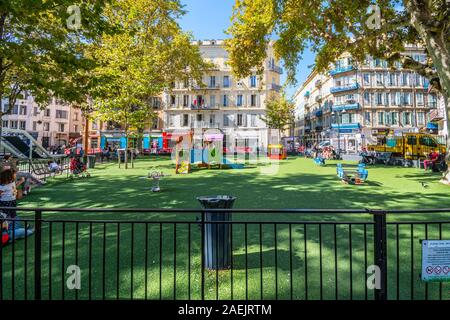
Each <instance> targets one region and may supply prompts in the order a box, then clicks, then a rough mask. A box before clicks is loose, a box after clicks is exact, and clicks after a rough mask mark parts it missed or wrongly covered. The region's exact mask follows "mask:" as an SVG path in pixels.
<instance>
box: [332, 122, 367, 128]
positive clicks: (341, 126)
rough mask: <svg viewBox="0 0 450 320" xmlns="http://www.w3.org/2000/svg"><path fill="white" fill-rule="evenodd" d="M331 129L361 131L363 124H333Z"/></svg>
mask: <svg viewBox="0 0 450 320" xmlns="http://www.w3.org/2000/svg"><path fill="white" fill-rule="evenodd" d="M331 128H333V129H338V128H339V130H351V129H361V124H360V123H359V122H355V123H339V124H337V123H333V124H332V125H331Z"/></svg>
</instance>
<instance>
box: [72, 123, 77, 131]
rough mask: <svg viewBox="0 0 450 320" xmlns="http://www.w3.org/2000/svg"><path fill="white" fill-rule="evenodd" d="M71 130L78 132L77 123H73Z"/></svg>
mask: <svg viewBox="0 0 450 320" xmlns="http://www.w3.org/2000/svg"><path fill="white" fill-rule="evenodd" d="M73 131H74V132H78V125H77V124H75V125H74V126H73Z"/></svg>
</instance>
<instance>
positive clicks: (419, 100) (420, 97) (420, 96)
mask: <svg viewBox="0 0 450 320" xmlns="http://www.w3.org/2000/svg"><path fill="white" fill-rule="evenodd" d="M416 101H417V104H419V105H423V93H416Z"/></svg>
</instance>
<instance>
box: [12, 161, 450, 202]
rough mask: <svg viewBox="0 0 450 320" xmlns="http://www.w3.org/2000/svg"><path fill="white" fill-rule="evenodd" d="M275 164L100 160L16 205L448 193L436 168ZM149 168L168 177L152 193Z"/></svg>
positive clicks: (382, 198) (393, 198)
mask: <svg viewBox="0 0 450 320" xmlns="http://www.w3.org/2000/svg"><path fill="white" fill-rule="evenodd" d="M276 163H277V164H279V167H278V172H277V173H276V174H274V175H269V174H264V172H263V170H262V169H264V168H266V167H268V166H269V165H270V164H267V163H266V164H262V165H248V166H245V167H244V168H243V169H238V170H233V169H227V170H225V169H223V170H220V169H214V168H213V169H210V170H208V169H207V168H204V169H197V170H193V171H192V172H191V173H189V174H186V175H182V174H180V175H176V174H175V164H174V163H173V162H172V161H171V160H170V159H169V158H168V157H149V156H145V157H144V158H140V159H138V160H137V161H136V162H135V163H134V168H130V169H127V170H125V169H123V168H120V169H119V168H118V166H117V163H108V164H103V165H101V164H100V165H97V167H96V169H94V170H92V171H91V172H92V178H90V179H87V180H84V179H80V180H75V181H70V182H69V181H66V178H65V176H60V177H56V178H54V179H51V180H49V183H48V184H47V185H46V186H45V187H42V188H39V189H36V191H35V192H33V193H31V194H30V196H28V197H27V198H26V199H24V200H23V202H21V203H20V206H29V207H87V208H92V207H101V208H113V207H123V208H125V207H131V208H139V207H154V208H157V207H158V208H195V207H198V206H199V205H198V203H197V202H196V200H195V197H196V196H200V195H209V194H230V195H234V196H237V198H238V199H237V200H236V203H235V206H234V207H235V208H273V209H277V208H346V209H348V208H377V207H383V208H391V209H402V208H410V209H413V208H445V207H450V198H449V197H448V194H449V193H448V192H449V190H448V187H447V186H445V185H442V184H440V183H439V177H440V174H439V173H432V172H429V171H428V172H425V171H424V170H420V169H417V168H403V167H394V166H384V165H376V166H370V167H368V168H369V169H368V171H369V177H368V179H367V181H366V183H365V184H364V185H361V186H354V185H345V184H343V183H342V182H341V180H340V179H339V177H338V176H337V175H336V164H337V163H338V161H327V164H326V165H325V166H317V165H316V164H315V163H314V162H313V160H312V159H305V158H296V157H291V158H289V159H288V160H285V161H280V162H276ZM154 169H158V170H159V171H162V172H163V173H164V174H167V175H170V176H167V177H165V178H162V180H161V182H160V184H161V192H160V193H152V192H151V191H150V189H151V187H152V182H151V181H150V180H149V179H145V177H148V174H149V172H151V171H152V170H154ZM349 191H351V192H349Z"/></svg>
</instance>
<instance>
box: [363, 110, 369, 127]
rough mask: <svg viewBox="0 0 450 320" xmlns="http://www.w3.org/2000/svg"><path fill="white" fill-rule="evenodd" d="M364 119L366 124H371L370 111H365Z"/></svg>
mask: <svg viewBox="0 0 450 320" xmlns="http://www.w3.org/2000/svg"><path fill="white" fill-rule="evenodd" d="M364 121H365V122H366V124H370V112H369V111H366V112H365V113H364Z"/></svg>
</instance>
